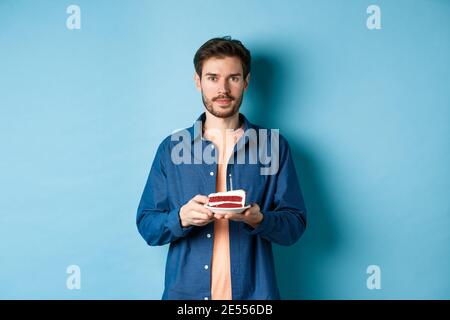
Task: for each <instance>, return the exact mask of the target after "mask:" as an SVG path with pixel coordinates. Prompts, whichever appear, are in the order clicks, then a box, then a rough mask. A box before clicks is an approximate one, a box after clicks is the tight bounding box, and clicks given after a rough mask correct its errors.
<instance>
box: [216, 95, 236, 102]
mask: <svg viewBox="0 0 450 320" xmlns="http://www.w3.org/2000/svg"><path fill="white" fill-rule="evenodd" d="M218 99H230V100H232V101H233V100H234V97H232V96H230V95H222V96H218V97H215V98H213V99H212V101H216V100H218Z"/></svg>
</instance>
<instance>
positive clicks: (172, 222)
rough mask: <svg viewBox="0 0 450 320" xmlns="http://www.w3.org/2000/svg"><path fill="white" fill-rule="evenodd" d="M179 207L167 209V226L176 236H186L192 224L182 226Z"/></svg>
mask: <svg viewBox="0 0 450 320" xmlns="http://www.w3.org/2000/svg"><path fill="white" fill-rule="evenodd" d="M179 212H180V208H177V209H173V210H171V211H169V217H168V218H167V226H168V228H169V229H170V231H172V233H173V234H174V235H175V236H176V237H180V238H181V237H184V236H186V235H187V234H188V233H189V231H191V229H192V228H193V226H189V227H187V228H183V227H182V226H181V220H180V214H179Z"/></svg>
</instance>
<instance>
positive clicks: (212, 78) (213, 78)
mask: <svg viewBox="0 0 450 320" xmlns="http://www.w3.org/2000/svg"><path fill="white" fill-rule="evenodd" d="M208 80H211V81H216V77H209V78H208Z"/></svg>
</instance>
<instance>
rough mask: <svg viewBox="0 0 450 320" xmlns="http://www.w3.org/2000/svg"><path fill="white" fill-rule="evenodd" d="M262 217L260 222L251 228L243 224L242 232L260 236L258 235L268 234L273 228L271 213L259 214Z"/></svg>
mask: <svg viewBox="0 0 450 320" xmlns="http://www.w3.org/2000/svg"><path fill="white" fill-rule="evenodd" d="M261 213H262V215H263V219H262V221H261V222H260V223H259V224H258V225H257V226H256V228H253V227H252V226H250V225H248V224H247V223H245V222H244V230H246V231H247V232H248V233H250V234H260V233H268V232H269V233H270V230H272V228H273V212H265V213H264V212H261Z"/></svg>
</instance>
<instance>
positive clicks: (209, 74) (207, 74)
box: [205, 72, 242, 77]
mask: <svg viewBox="0 0 450 320" xmlns="http://www.w3.org/2000/svg"><path fill="white" fill-rule="evenodd" d="M205 76H215V77H217V73H212V72H207V73H205ZM240 76H242V74H241V73H232V74H230V75H229V76H228V77H240Z"/></svg>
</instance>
